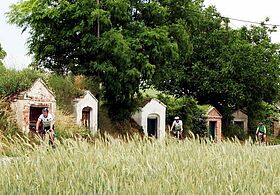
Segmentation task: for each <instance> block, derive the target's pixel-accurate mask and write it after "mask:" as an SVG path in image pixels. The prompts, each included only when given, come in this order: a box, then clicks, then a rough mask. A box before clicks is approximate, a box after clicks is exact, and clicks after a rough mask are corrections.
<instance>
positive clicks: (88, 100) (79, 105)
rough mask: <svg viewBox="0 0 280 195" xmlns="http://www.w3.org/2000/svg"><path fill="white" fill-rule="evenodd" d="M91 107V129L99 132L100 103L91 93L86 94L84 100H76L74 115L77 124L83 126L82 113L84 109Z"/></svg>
mask: <svg viewBox="0 0 280 195" xmlns="http://www.w3.org/2000/svg"><path fill="white" fill-rule="evenodd" d="M86 107H89V108H91V110H90V129H91V130H92V131H93V132H96V131H97V128H98V101H97V99H96V98H95V97H94V96H93V95H92V94H91V93H90V92H88V91H87V92H86V94H85V96H84V97H83V98H79V99H76V100H75V104H74V114H75V118H76V123H77V124H78V125H82V121H81V120H82V112H83V109H84V108H86Z"/></svg>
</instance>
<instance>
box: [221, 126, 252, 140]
mask: <svg viewBox="0 0 280 195" xmlns="http://www.w3.org/2000/svg"><path fill="white" fill-rule="evenodd" d="M223 135H224V136H225V137H228V138H235V137H237V138H238V139H239V140H245V139H246V138H248V134H247V133H246V132H245V131H244V129H242V128H240V127H238V126H237V125H233V124H231V125H229V126H228V127H226V128H224V129H223Z"/></svg>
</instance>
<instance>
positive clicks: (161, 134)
mask: <svg viewBox="0 0 280 195" xmlns="http://www.w3.org/2000/svg"><path fill="white" fill-rule="evenodd" d="M149 116H151V117H153V118H154V117H155V116H157V119H158V125H157V126H158V131H157V137H158V138H159V139H164V138H165V121H166V106H165V105H163V104H162V103H160V102H159V101H158V100H155V99H152V100H151V101H150V102H149V103H147V104H146V105H145V106H144V107H143V108H141V110H139V111H138V112H136V113H135V114H134V115H133V119H134V120H135V121H136V122H137V123H138V125H140V126H142V128H143V130H144V133H145V135H148V118H149Z"/></svg>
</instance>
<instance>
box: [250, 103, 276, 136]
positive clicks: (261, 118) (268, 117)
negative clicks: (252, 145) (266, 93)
mask: <svg viewBox="0 0 280 195" xmlns="http://www.w3.org/2000/svg"><path fill="white" fill-rule="evenodd" d="M249 114H250V116H251V117H250V120H249V130H250V132H251V134H253V133H255V131H256V129H257V126H258V123H259V122H263V123H264V124H265V126H266V129H267V133H268V135H270V134H271V133H273V129H272V123H273V120H279V109H278V108H277V106H276V105H275V104H268V103H266V102H260V103H257V104H254V106H252V107H250V109H249Z"/></svg>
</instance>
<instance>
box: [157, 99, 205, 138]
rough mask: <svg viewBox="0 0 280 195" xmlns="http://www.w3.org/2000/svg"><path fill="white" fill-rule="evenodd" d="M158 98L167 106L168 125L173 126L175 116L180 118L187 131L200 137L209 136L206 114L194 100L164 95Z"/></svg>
mask: <svg viewBox="0 0 280 195" xmlns="http://www.w3.org/2000/svg"><path fill="white" fill-rule="evenodd" d="M158 98H159V99H160V100H161V101H162V102H163V103H164V104H165V105H166V106H167V115H166V116H167V117H166V119H167V121H166V122H167V123H168V124H172V122H173V120H174V117H175V116H180V118H181V119H182V121H183V124H184V129H185V130H191V131H192V132H193V133H194V134H196V135H199V136H206V135H207V128H206V120H205V117H204V112H203V111H202V110H200V109H199V108H198V105H197V103H196V101H195V100H194V99H193V98H191V97H181V98H175V97H173V96H168V95H164V94H160V95H158Z"/></svg>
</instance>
